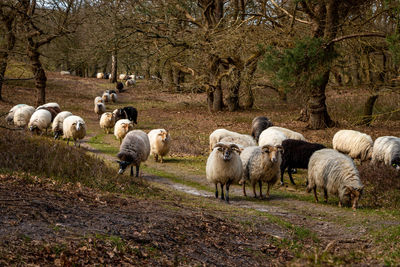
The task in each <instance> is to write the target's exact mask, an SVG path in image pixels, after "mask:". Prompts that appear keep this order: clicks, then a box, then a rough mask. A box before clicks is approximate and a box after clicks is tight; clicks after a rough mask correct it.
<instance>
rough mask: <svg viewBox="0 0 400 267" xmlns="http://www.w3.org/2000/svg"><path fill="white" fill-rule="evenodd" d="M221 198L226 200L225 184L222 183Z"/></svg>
mask: <svg viewBox="0 0 400 267" xmlns="http://www.w3.org/2000/svg"><path fill="white" fill-rule="evenodd" d="M221 199H222V200H224V199H225V198H224V185H223V184H221Z"/></svg>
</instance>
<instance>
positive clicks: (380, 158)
mask: <svg viewBox="0 0 400 267" xmlns="http://www.w3.org/2000/svg"><path fill="white" fill-rule="evenodd" d="M371 163H372V164H379V163H383V164H385V165H386V166H392V167H394V168H396V169H397V170H400V138H399V137H396V136H381V137H378V138H377V139H376V140H375V142H374V146H373V150H372V160H371Z"/></svg>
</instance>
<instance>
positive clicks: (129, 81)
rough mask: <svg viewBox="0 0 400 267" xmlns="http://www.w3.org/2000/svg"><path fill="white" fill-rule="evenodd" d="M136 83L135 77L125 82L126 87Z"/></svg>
mask: <svg viewBox="0 0 400 267" xmlns="http://www.w3.org/2000/svg"><path fill="white" fill-rule="evenodd" d="M134 85H136V81H135V80H133V79H129V80H126V82H125V86H126V87H129V86H134Z"/></svg>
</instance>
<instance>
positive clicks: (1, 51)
mask: <svg viewBox="0 0 400 267" xmlns="http://www.w3.org/2000/svg"><path fill="white" fill-rule="evenodd" d="M0 15H1V16H0V18H1V23H2V24H3V25H4V27H5V31H6V32H5V42H4V45H3V46H2V47H0V101H1V100H3V82H4V74H5V72H6V69H7V63H8V55H9V54H10V52H11V51H12V50H13V48H14V45H15V34H14V30H13V22H14V19H15V16H14V13H13V12H11V13H9V14H5V13H3V11H2V10H1V13H0Z"/></svg>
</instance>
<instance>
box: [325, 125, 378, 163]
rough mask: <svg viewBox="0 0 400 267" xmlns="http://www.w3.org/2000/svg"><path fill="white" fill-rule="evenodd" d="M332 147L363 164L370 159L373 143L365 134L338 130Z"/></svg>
mask: <svg viewBox="0 0 400 267" xmlns="http://www.w3.org/2000/svg"><path fill="white" fill-rule="evenodd" d="M332 145H333V149H336V150H337V151H339V152H342V153H344V154H347V155H349V156H350V157H351V158H352V159H360V160H361V162H363V161H365V160H368V159H370V158H371V156H372V147H373V145H374V142H373V141H372V138H371V136H369V135H367V134H365V133H361V132H358V131H353V130H340V131H338V132H337V133H335V135H334V136H333V140H332Z"/></svg>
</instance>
